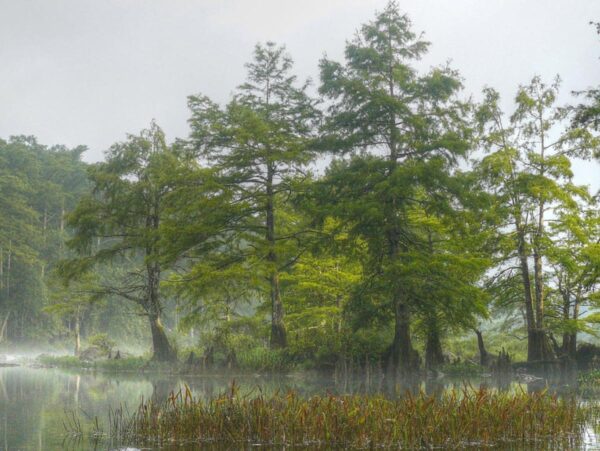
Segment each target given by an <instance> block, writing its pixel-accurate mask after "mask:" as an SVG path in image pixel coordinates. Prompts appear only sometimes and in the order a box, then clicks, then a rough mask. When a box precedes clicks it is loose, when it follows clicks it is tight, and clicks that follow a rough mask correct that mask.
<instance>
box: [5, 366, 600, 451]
mask: <svg viewBox="0 0 600 451" xmlns="http://www.w3.org/2000/svg"><path fill="white" fill-rule="evenodd" d="M232 381H235V383H236V385H238V387H239V388H240V390H241V391H242V392H246V393H247V392H258V391H260V390H262V391H264V392H271V391H276V390H280V391H286V390H289V389H293V390H296V391H298V392H299V393H301V394H303V395H311V394H316V393H327V392H330V393H336V394H342V393H356V392H364V391H374V392H387V393H388V395H389V396H394V395H393V394H392V391H390V388H389V387H387V388H386V387H385V386H382V385H380V384H378V383H374V382H373V381H372V380H371V381H365V380H359V379H354V380H349V379H347V378H339V379H337V380H336V379H335V378H334V377H332V376H319V375H316V374H309V373H300V374H296V375H291V376H259V375H255V376H247V375H246V376H239V375H234V374H228V375H211V376H204V377H202V376H175V375H169V374H156V373H154V374H152V373H148V374H123V373H121V374H106V373H99V372H93V371H64V370H60V369H55V368H33V367H27V366H17V367H3V368H0V449H2V450H11V451H12V450H62V449H66V450H89V449H97V450H117V449H130V450H133V449H135V448H119V447H118V446H116V445H114V444H112V443H110V442H107V441H106V439H100V440H97V441H95V440H93V439H91V438H90V436H89V433H87V432H86V433H85V434H83V436H78V435H77V434H73V433H72V431H73V429H74V428H73V426H72V423H73V421H80V422H81V423H82V429H83V430H85V431H91V430H93V429H94V427H93V424H94V423H95V418H98V421H99V425H100V428H102V429H103V430H104V431H106V428H107V419H108V413H109V411H110V410H111V409H115V408H118V407H128V408H129V409H130V410H132V409H134V408H135V407H137V406H138V404H139V403H140V401H142V400H143V399H146V400H147V399H150V398H155V399H164V398H165V397H166V396H167V395H168V394H169V393H170V392H171V391H178V390H179V389H180V388H182V387H184V386H186V385H187V386H189V387H190V389H191V390H192V392H193V393H194V394H195V395H196V396H205V397H213V396H215V395H217V394H219V393H222V392H224V391H226V390H227V389H228V387H230V386H231V383H232ZM464 383H469V384H472V385H474V386H477V385H478V384H481V383H486V384H489V381H485V380H482V379H479V380H478V379H472V380H468V381H460V380H449V379H448V378H444V379H441V380H436V381H427V382H422V383H415V384H412V385H411V387H409V388H410V389H411V390H420V389H423V390H426V391H428V392H431V391H441V390H444V389H445V388H447V387H448V386H451V385H452V386H461V385H462V384H464ZM543 386H545V383H544V381H537V385H536V386H535V387H534V386H533V385H532V384H530V385H529V386H527V385H526V384H519V383H516V382H513V383H511V384H509V386H507V387H504V388H505V389H508V390H521V389H523V390H528V389H535V388H536V387H543ZM561 389H562V390H563V391H569V390H571V388H570V387H569V386H565V385H563V386H562V387H561ZM386 390H387V391H386ZM582 396H583V398H582V399H584V398H585V399H586V400H589V399H590V398H595V397H596V395H595V391H592V392H591V393H590V392H586V393H584V394H583V395H582ZM586 402H587V401H586ZM73 414H75V418H76V420H73V417H74V416H73ZM69 424H71V426H69ZM65 425H67V427H66V428H65ZM580 448H581V449H590V450H591V449H600V442H598V440H597V435H596V433H595V432H594V430H593V429H592V428H591V427H590V428H587V430H586V433H585V437H584V438H583V440H582V444H581V447H580ZM144 449H148V448H144ZM162 449H164V448H162ZM173 449H178V450H182V449H186V448H185V447H180V446H177V447H175V448H173ZM189 449H196V448H194V447H191V448H189ZM203 449H205V448H204V447H203ZM215 449H218V448H215ZM511 449H514V448H511Z"/></svg>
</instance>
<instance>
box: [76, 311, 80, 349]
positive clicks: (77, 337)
mask: <svg viewBox="0 0 600 451" xmlns="http://www.w3.org/2000/svg"><path fill="white" fill-rule="evenodd" d="M79 326H80V319H79V309H77V313H76V314H75V356H79V353H80V352H81V334H80V328H79Z"/></svg>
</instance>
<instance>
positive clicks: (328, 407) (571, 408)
mask: <svg viewBox="0 0 600 451" xmlns="http://www.w3.org/2000/svg"><path fill="white" fill-rule="evenodd" d="M584 418H585V413H584V411H583V409H582V408H580V406H579V405H578V404H577V402H576V401H575V400H569V399H562V398H558V397H556V396H551V395H549V394H547V393H546V392H542V393H526V392H517V393H501V392H497V391H492V390H488V389H477V390H475V389H464V390H453V391H448V392H446V393H444V394H443V395H441V396H438V397H436V396H430V395H427V394H425V393H420V394H418V395H411V394H407V395H406V396H404V397H402V398H400V399H395V400H391V399H387V398H385V397H383V396H367V395H352V396H332V395H329V396H313V397H311V398H306V399H305V398H302V397H300V396H299V395H298V394H296V393H295V392H288V393H286V394H275V395H273V396H266V395H263V394H261V395H259V396H240V394H239V392H238V391H237V390H236V389H235V388H232V389H231V391H230V392H229V393H227V394H224V395H221V396H219V397H217V398H214V399H211V400H202V399H196V398H194V397H193V396H192V394H191V392H190V391H189V389H186V390H185V391H184V392H179V393H178V394H172V395H171V396H170V397H169V399H168V400H167V401H166V402H165V403H161V404H157V403H153V402H147V403H142V405H141V406H140V407H139V408H138V409H137V411H136V412H135V413H134V414H133V415H131V416H127V415H126V414H124V413H123V411H117V412H116V413H113V415H112V416H111V427H110V431H111V436H112V438H113V439H116V440H118V441H119V442H120V443H123V444H124V445H125V444H127V445H136V446H142V445H153V446H159V447H160V446H163V445H168V444H169V445H173V444H177V443H179V444H184V443H187V444H189V443H208V442H212V443H220V444H223V445H229V446H245V445H248V444H252V445H269V446H306V445H311V446H315V445H316V446H323V447H353V448H354V447H357V448H371V449H372V448H376V447H394V448H410V449H415V448H419V449H423V448H426V449H432V448H437V447H446V448H448V447H452V448H453V447H461V446H466V445H468V446H493V445H499V444H502V443H512V444H521V445H531V444H533V443H540V442H545V443H550V442H551V443H561V444H562V445H564V444H565V443H567V442H568V443H573V441H574V440H577V439H576V437H580V436H581V433H582V428H583V423H584ZM562 445H561V446H562Z"/></svg>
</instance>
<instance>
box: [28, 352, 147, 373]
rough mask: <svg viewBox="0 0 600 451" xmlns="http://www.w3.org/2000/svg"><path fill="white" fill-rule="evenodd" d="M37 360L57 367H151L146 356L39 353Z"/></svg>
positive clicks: (117, 368)
mask: <svg viewBox="0 0 600 451" xmlns="http://www.w3.org/2000/svg"><path fill="white" fill-rule="evenodd" d="M37 361H38V362H39V363H41V364H43V365H49V366H56V367H59V368H92V369H96V370H102V371H137V370H142V369H149V368H152V365H151V363H149V361H148V359H147V358H144V357H125V358H122V359H99V360H93V361H87V360H81V359H79V358H78V357H74V356H69V355H63V356H52V355H41V356H39V357H38V358H37Z"/></svg>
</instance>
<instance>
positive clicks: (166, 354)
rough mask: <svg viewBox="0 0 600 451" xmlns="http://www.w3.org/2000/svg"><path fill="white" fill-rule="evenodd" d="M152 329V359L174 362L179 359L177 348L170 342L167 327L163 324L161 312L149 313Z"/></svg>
mask: <svg viewBox="0 0 600 451" xmlns="http://www.w3.org/2000/svg"><path fill="white" fill-rule="evenodd" d="M148 319H149V321H150V330H151V332H152V350H153V354H152V360H156V361H159V362H172V361H175V360H176V359H177V356H176V355H175V350H174V349H173V347H172V346H171V343H169V339H168V338H167V334H166V333H165V328H164V327H163V325H162V322H161V320H160V315H159V314H150V315H148Z"/></svg>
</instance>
